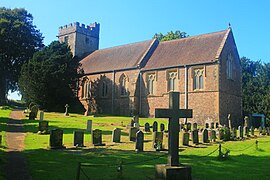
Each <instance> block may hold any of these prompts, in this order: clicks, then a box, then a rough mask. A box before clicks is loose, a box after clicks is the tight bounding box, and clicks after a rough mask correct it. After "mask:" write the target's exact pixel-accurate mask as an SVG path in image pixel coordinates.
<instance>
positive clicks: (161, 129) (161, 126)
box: [160, 123, 165, 132]
mask: <svg viewBox="0 0 270 180" xmlns="http://www.w3.org/2000/svg"><path fill="white" fill-rule="evenodd" d="M164 130H165V125H164V124H163V123H161V124H160V131H161V132H163V131H164Z"/></svg>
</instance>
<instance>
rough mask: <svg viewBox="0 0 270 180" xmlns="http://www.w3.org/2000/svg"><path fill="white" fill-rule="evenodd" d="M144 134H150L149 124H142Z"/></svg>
mask: <svg viewBox="0 0 270 180" xmlns="http://www.w3.org/2000/svg"><path fill="white" fill-rule="evenodd" d="M144 132H150V124H149V123H145V124H144Z"/></svg>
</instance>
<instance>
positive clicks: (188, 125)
mask: <svg viewBox="0 0 270 180" xmlns="http://www.w3.org/2000/svg"><path fill="white" fill-rule="evenodd" d="M187 131H191V123H187Z"/></svg>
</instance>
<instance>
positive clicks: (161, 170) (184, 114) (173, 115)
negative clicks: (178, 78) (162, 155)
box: [155, 92, 192, 179]
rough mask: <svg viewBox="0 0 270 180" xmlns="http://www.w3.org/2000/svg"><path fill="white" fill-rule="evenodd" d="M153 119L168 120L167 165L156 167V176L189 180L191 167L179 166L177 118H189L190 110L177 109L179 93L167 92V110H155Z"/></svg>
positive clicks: (190, 115)
mask: <svg viewBox="0 0 270 180" xmlns="http://www.w3.org/2000/svg"><path fill="white" fill-rule="evenodd" d="M155 117H156V118H169V128H168V129H169V138H168V163H167V165H156V176H157V177H162V178H165V179H172V178H173V179H180V178H181V177H182V178H183V177H187V178H188V179H191V167H188V166H182V167H180V166H179V165H180V164H179V118H191V117H192V110H190V109H179V92H169V109H155ZM172 169H173V171H172ZM180 172H181V173H180Z"/></svg>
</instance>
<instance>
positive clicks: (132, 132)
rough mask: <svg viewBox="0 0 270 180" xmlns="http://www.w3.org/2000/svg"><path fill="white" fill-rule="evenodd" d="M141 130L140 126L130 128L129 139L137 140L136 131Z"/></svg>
mask: <svg viewBox="0 0 270 180" xmlns="http://www.w3.org/2000/svg"><path fill="white" fill-rule="evenodd" d="M138 131H139V129H138V128H136V127H132V128H130V129H129V140H130V141H133V142H136V133H137V132H138Z"/></svg>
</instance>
